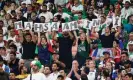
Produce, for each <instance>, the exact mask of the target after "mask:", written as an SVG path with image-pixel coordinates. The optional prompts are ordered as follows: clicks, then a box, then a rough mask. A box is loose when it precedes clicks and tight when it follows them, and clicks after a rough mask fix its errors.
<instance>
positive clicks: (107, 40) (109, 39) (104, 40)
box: [99, 33, 115, 48]
mask: <svg viewBox="0 0 133 80" xmlns="http://www.w3.org/2000/svg"><path fill="white" fill-rule="evenodd" d="M99 38H100V40H101V44H102V47H103V48H112V47H113V41H114V39H115V35H114V33H111V34H110V35H108V36H105V35H99Z"/></svg>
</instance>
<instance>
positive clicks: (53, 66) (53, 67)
mask: <svg viewBox="0 0 133 80" xmlns="http://www.w3.org/2000/svg"><path fill="white" fill-rule="evenodd" d="M57 70H58V66H57V64H52V71H53V72H55V71H57Z"/></svg>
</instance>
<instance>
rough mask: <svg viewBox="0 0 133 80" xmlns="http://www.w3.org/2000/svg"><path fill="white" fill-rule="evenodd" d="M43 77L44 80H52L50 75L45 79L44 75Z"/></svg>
mask: <svg viewBox="0 0 133 80" xmlns="http://www.w3.org/2000/svg"><path fill="white" fill-rule="evenodd" d="M44 76H45V80H52V78H51V77H50V75H49V76H47V77H46V75H44Z"/></svg>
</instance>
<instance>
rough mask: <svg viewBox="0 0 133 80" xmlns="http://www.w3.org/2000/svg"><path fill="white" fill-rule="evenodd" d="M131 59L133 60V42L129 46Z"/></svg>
mask: <svg viewBox="0 0 133 80" xmlns="http://www.w3.org/2000/svg"><path fill="white" fill-rule="evenodd" d="M127 49H128V54H129V59H130V60H133V41H129V42H128V45H127Z"/></svg>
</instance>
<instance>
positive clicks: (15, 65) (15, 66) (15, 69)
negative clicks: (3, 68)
mask: <svg viewBox="0 0 133 80" xmlns="http://www.w3.org/2000/svg"><path fill="white" fill-rule="evenodd" d="M18 63H19V59H16V60H15V63H13V62H12V61H11V62H10V63H9V67H10V68H11V72H13V73H15V74H17V75H18Z"/></svg>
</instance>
